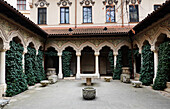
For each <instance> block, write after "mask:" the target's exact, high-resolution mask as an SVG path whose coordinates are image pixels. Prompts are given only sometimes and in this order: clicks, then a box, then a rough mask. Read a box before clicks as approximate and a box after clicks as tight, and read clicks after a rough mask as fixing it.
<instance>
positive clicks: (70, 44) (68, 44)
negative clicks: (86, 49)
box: [60, 42, 78, 51]
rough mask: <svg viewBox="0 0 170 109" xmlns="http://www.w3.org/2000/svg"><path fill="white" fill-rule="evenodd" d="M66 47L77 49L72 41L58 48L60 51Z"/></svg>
mask: <svg viewBox="0 0 170 109" xmlns="http://www.w3.org/2000/svg"><path fill="white" fill-rule="evenodd" d="M67 47H72V48H73V49H74V50H75V51H78V47H77V46H76V45H75V44H74V43H71V42H67V43H65V44H64V45H63V46H62V47H61V50H60V51H63V50H65V49H66V48H67Z"/></svg>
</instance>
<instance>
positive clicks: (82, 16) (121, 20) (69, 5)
mask: <svg viewBox="0 0 170 109" xmlns="http://www.w3.org/2000/svg"><path fill="white" fill-rule="evenodd" d="M165 1H166V0H30V4H31V5H30V7H31V8H30V18H31V20H32V21H33V22H35V23H36V24H38V25H40V26H41V27H75V26H77V27H82V26H101V25H102V26H103V25H104V26H113V25H114V26H122V25H124V26H128V25H136V24H137V23H138V22H140V21H141V20H142V19H144V18H145V17H146V16H147V15H148V14H149V13H151V12H152V11H154V9H156V8H158V7H159V6H160V5H161V4H162V3H164V2H165Z"/></svg>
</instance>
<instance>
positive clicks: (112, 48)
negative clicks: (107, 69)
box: [97, 41, 115, 51]
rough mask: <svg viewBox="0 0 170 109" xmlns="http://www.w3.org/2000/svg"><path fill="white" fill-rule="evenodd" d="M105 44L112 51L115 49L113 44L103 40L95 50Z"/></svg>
mask: <svg viewBox="0 0 170 109" xmlns="http://www.w3.org/2000/svg"><path fill="white" fill-rule="evenodd" d="M105 46H107V47H110V49H111V50H113V51H115V48H114V47H113V44H111V43H109V42H106V41H105V42H103V43H101V44H100V45H99V46H98V49H97V51H100V50H101V49H102V48H103V47H105Z"/></svg>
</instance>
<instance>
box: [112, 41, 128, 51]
mask: <svg viewBox="0 0 170 109" xmlns="http://www.w3.org/2000/svg"><path fill="white" fill-rule="evenodd" d="M122 46H128V47H129V49H131V43H129V42H127V41H123V42H121V43H120V44H118V45H117V47H116V49H115V52H118V50H119V49H120V48H121V47H122Z"/></svg>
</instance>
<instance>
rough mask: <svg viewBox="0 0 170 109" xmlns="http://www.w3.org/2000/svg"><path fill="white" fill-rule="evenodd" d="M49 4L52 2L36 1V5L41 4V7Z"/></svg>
mask: <svg viewBox="0 0 170 109" xmlns="http://www.w3.org/2000/svg"><path fill="white" fill-rule="evenodd" d="M45 5H46V6H49V5H50V3H47V2H46V0H38V1H37V2H36V3H35V6H36V7H37V6H40V7H44V6H45Z"/></svg>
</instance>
